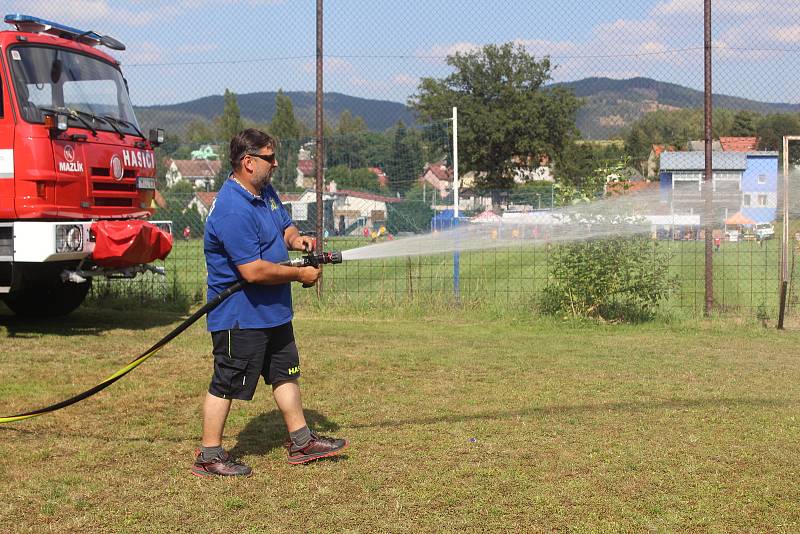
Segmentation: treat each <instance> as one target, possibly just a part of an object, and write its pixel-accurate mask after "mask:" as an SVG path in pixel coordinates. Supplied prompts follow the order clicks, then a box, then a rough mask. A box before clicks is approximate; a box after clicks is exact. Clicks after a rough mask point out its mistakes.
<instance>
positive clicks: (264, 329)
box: [191, 129, 348, 476]
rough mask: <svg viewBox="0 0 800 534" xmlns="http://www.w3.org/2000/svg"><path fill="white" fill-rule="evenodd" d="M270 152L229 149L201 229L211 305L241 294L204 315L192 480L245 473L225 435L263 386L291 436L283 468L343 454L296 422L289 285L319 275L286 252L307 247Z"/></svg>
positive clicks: (249, 141)
mask: <svg viewBox="0 0 800 534" xmlns="http://www.w3.org/2000/svg"><path fill="white" fill-rule="evenodd" d="M275 146H276V141H275V139H273V138H272V137H270V136H269V135H268V134H266V133H264V132H260V131H258V130H254V129H247V130H244V131H242V132H240V133H239V134H237V135H236V136H235V137H234V138H233V139H232V140H231V145H230V160H231V166H232V168H233V172H232V173H231V175H230V177H229V179H228V180H227V181H226V182H225V184H224V185H223V186H222V189H220V192H219V195H218V196H217V198H216V200H215V203H214V206H213V207H212V209H211V212H210V214H209V216H208V221H207V223H206V233H205V247H204V248H205V254H206V264H207V268H208V298H209V299H212V298H214V296H215V295H217V294H218V293H220V292H221V291H223V290H224V289H225V288H226V287H229V286H230V285H231V284H234V283H236V282H237V281H239V280H242V279H243V280H244V281H246V282H247V285H245V286H244V288H243V290H242V291H239V292H237V293H235V294H233V295H231V296H230V297H229V298H228V299H226V300H225V301H224V302H222V303H221V304H220V305H219V306H218V307H217V308H215V309H213V310H212V311H210V312H209V314H208V329H209V331H210V332H211V339H212V343H213V353H214V374H213V377H212V380H211V385H210V386H209V389H208V393H207V395H206V398H205V401H204V403H203V437H202V443H201V447H200V449H198V450H197V451H196V453H195V462H194V464H193V465H192V469H191V470H192V473H193V474H195V475H197V476H242V475H244V476H247V475H249V474H250V473H251V469H250V467H249V466H247V465H244V464H243V463H241V462H240V461H238V460H236V459H235V458H233V457H231V456H230V454H228V453H227V452H226V451H225V450H224V449H223V447H222V433H223V430H224V428H225V421H226V419H227V416H228V412H229V410H230V406H231V401H232V399H241V400H251V399H252V398H253V394H254V392H255V389H256V385H257V384H258V380H259V378H261V377H263V380H264V382H266V383H268V384H270V385H271V386H272V392H273V396H274V398H275V402H276V404H277V405H278V408H279V409H280V411H281V414H282V415H283V419H284V422H285V424H286V428H287V430H288V432H289V440H288V441H287V443H286V445H285V446H286V449H287V452H288V456H289V463H291V464H302V463H306V462H309V461H312V460H316V459H318V458H323V457H326V456H332V455H334V454H338V453H339V452H341V451H342V450H343V449H344V448H345V447H347V445H348V442H347V440H344V439H335V438H328V437H325V436H320V435H318V434H316V433H315V432H314V431H312V430H310V429H309V428H308V426H307V424H306V420H305V417H304V414H303V406H302V403H301V399H300V388H299V385H298V382H297V380H298V378H299V377H300V359H299V355H298V352H297V346H296V344H295V340H294V332H293V330H292V316H293V313H292V298H291V287H290V283H291V282H301V283H302V284H303V285H304V286H310V285H313V284H315V283H316V282H317V280H318V279H319V275H320V270H319V267H318V266H316V265H303V266H295V265H292V264H291V263H290V262H289V261H288V258H289V255H288V251H289V250H308V249H310V248H311V247H312V246H313V240H312V239H311V238H310V237H305V236H301V235H300V234H299V232H298V230H297V228H296V227H295V226H294V225H293V224H292V221H291V219H290V218H289V215H288V214H287V213H286V210H284V209H283V206H282V205H281V203H280V199H279V198H278V195H277V193H276V192H275V189H274V188H273V187H272V185H271V184H270V180H271V177H272V172H273V171H274V170H275V168H276V167H277V166H278V161H277V159H276V156H275ZM311 257H312V258H314V256H311ZM336 259H338V260H339V261H341V259H340V258H336ZM323 260H325V258H323ZM325 262H327V261H323V263H325ZM331 262H332V261H331ZM287 263H288V264H287Z"/></svg>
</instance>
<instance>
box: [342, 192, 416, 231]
mask: <svg viewBox="0 0 800 534" xmlns="http://www.w3.org/2000/svg"><path fill="white" fill-rule="evenodd" d="M333 195H334V197H335V199H334V201H333V217H334V219H335V221H336V226H337V228H339V229H340V230H341V229H345V228H348V227H349V226H351V225H352V224H353V223H360V224H358V228H363V227H365V226H366V227H368V228H375V227H378V226H382V225H384V224H386V220H387V218H388V215H389V214H388V211H387V205H388V204H395V203H398V202H402V200H401V199H399V198H395V197H386V196H383V195H378V194H375V193H364V192H362V191H350V190H347V189H339V190H338V191H336V192H335V193H333ZM356 231H357V230H356Z"/></svg>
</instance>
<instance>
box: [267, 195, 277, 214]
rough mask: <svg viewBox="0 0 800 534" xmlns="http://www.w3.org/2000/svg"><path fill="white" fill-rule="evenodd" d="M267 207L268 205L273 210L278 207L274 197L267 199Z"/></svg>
mask: <svg viewBox="0 0 800 534" xmlns="http://www.w3.org/2000/svg"><path fill="white" fill-rule="evenodd" d="M269 207H270V209H271V210H272V211H275V210H277V209H278V205H277V204H276V203H275V199H274V198H271V199H269Z"/></svg>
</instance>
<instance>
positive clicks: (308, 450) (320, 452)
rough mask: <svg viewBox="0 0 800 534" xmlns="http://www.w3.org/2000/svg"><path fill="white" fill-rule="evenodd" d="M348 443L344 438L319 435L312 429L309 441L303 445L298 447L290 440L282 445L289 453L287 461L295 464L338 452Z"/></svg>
mask: <svg viewBox="0 0 800 534" xmlns="http://www.w3.org/2000/svg"><path fill="white" fill-rule="evenodd" d="M349 444H350V443H349V442H348V441H347V440H346V439H337V438H329V437H326V436H320V435H319V434H317V433H316V432H314V431H313V430H312V431H311V441H309V442H308V443H306V444H305V446H303V447H298V446H297V445H295V444H294V443H292V442H291V441H287V442H286V443H285V444H284V447H286V451H287V452H288V453H289V463H290V464H292V465H297V464H304V463H308V462H310V461H312V460H319V459H320V458H326V457H328V456H334V455H336V454H339V453H340V452H342V451H343V450H345V449H346V448H347V446H348V445H349Z"/></svg>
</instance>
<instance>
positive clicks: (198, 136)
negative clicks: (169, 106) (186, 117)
mask: <svg viewBox="0 0 800 534" xmlns="http://www.w3.org/2000/svg"><path fill="white" fill-rule="evenodd" d="M216 139H219V137H217V133H215V132H214V127H213V125H212V124H211V123H209V122H208V121H201V120H193V121H191V122H190V123H189V124H187V125H186V141H187V142H189V143H191V144H194V145H198V144H201V143H210V142H213V141H214V140H216Z"/></svg>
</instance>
